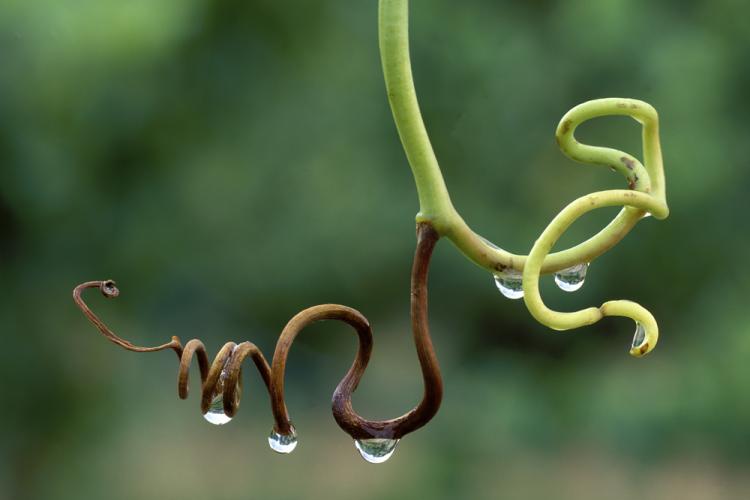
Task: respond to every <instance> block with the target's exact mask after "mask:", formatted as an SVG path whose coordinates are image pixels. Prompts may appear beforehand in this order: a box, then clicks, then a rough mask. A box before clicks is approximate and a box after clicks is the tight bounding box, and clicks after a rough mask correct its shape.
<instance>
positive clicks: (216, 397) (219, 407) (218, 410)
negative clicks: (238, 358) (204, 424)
mask: <svg viewBox="0 0 750 500" xmlns="http://www.w3.org/2000/svg"><path fill="white" fill-rule="evenodd" d="M235 350H237V346H235V347H234V350H232V354H234V351H235ZM231 359H232V356H231V355H230V356H229V357H228V358H227V360H226V361H225V362H224V368H223V369H222V370H221V374H220V375H219V380H218V381H217V382H216V387H214V394H213V397H212V399H211V405H210V406H209V407H208V411H207V412H206V413H204V414H203V418H205V419H206V420H207V421H208V422H211V423H212V424H214V425H224V424H226V423H227V422H229V421H230V420H232V417H230V416H228V415H227V414H226V413H224V381H225V380H226V379H227V376H228V374H227V371H226V367H227V365H228V364H229V361H230V360H231ZM234 399H235V405H239V399H240V385H239V384H237V386H236V388H235V390H234Z"/></svg>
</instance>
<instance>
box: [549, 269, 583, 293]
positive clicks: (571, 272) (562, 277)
mask: <svg viewBox="0 0 750 500" xmlns="http://www.w3.org/2000/svg"><path fill="white" fill-rule="evenodd" d="M588 269H589V265H588V263H583V264H576V265H575V266H571V267H569V268H567V269H563V270H562V271H558V272H556V273H555V283H557V286H558V287H560V290H565V291H566V292H575V291H576V290H579V289H580V288H581V287H582V286H583V282H584V281H585V280H586V271H588Z"/></svg>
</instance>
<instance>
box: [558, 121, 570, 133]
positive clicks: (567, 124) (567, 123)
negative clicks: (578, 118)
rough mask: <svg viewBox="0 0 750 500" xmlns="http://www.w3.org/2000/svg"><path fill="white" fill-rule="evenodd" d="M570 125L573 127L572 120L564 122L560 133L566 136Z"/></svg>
mask: <svg viewBox="0 0 750 500" xmlns="http://www.w3.org/2000/svg"><path fill="white" fill-rule="evenodd" d="M571 125H573V120H565V121H564V122H563V124H562V127H561V128H560V132H562V133H563V134H567V133H568V131H569V130H570V126H571Z"/></svg>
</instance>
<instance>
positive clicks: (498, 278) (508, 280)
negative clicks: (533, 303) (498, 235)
mask: <svg viewBox="0 0 750 500" xmlns="http://www.w3.org/2000/svg"><path fill="white" fill-rule="evenodd" d="M495 285H496V286H497V289H498V290H500V293H502V294H503V295H505V296H506V297H507V298H509V299H520V298H521V297H523V279H522V277H521V273H519V272H518V271H515V270H510V271H506V272H503V273H498V274H496V275H495Z"/></svg>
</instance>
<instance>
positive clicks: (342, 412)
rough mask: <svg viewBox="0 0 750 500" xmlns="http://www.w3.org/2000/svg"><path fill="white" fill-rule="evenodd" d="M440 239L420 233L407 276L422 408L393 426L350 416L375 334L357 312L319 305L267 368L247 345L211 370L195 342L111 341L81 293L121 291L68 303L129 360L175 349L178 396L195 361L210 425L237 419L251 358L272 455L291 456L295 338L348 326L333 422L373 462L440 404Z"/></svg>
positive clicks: (229, 350)
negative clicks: (432, 311) (264, 399)
mask: <svg viewBox="0 0 750 500" xmlns="http://www.w3.org/2000/svg"><path fill="white" fill-rule="evenodd" d="M438 238H439V236H438V234H437V233H436V232H435V231H434V230H433V229H432V227H431V226H430V225H428V224H420V225H419V226H418V227H417V249H416V252H415V255H414V265H413V267H412V274H411V320H412V331H413V336H414V343H415V346H416V348H417V356H418V358H419V363H420V366H421V369H422V378H423V382H424V394H423V397H422V400H421V402H420V403H419V404H418V405H417V406H416V407H415V408H414V409H412V410H411V411H409V412H408V413H406V414H404V415H402V416H400V417H398V418H395V419H392V420H381V421H372V420H367V419H365V418H363V417H361V416H360V415H359V414H357V412H356V411H354V408H353V405H352V394H353V393H354V391H355V390H356V389H357V386H358V385H359V381H360V380H361V378H362V376H363V374H364V372H365V369H366V368H367V364H368V362H369V360H370V356H371V354H372V346H373V341H372V329H371V328H370V324H369V322H368V321H367V318H365V317H364V316H363V315H362V314H361V313H360V312H359V311H357V310H355V309H352V308H350V307H346V306H342V305H338V304H322V305H318V306H314V307H310V308H308V309H305V310H303V311H301V312H299V313H298V314H296V315H295V316H294V317H293V318H292V319H291V320H290V321H289V322H288V323H287V325H286V326H285V327H284V329H283V330H282V332H281V335H280V336H279V339H278V342H277V344H276V349H275V351H274V355H273V359H272V363H271V364H270V365H269V363H268V361H266V358H265V357H264V356H263V353H262V352H261V351H260V349H258V347H257V346H256V345H255V344H253V343H251V342H242V343H239V344H236V343H234V342H227V343H226V344H224V346H223V347H222V348H221V349H220V350H219V352H218V353H217V354H216V357H215V358H214V360H213V362H211V363H210V364H209V360H208V354H207V352H206V348H205V346H204V345H203V342H201V341H200V340H198V339H193V340H190V341H188V342H187V343H186V344H185V345H184V346H183V345H182V343H181V342H180V339H179V338H178V337H172V340H171V341H170V342H167V343H166V344H162V345H159V346H155V347H140V346H136V345H134V344H132V343H131V342H129V341H127V340H124V339H122V338H121V337H119V336H118V335H116V334H115V333H114V332H113V331H112V330H111V329H110V328H109V327H108V326H107V325H106V324H105V323H104V322H103V321H102V320H101V319H100V318H99V317H98V316H97V315H96V314H94V313H93V311H92V310H91V309H90V308H89V307H88V305H87V304H86V303H85V302H84V301H83V298H82V292H83V291H84V290H85V289H87V288H98V289H99V290H100V291H101V293H102V294H103V295H104V296H105V297H106V298H114V297H117V296H118V295H119V293H120V291H119V289H118V288H117V286H116V285H115V282H114V281H112V280H105V281H89V282H86V283H82V284H80V285H78V286H77V287H75V289H74V290H73V299H74V301H75V303H76V304H77V305H78V307H79V308H80V309H81V311H82V312H83V313H84V315H85V316H86V317H87V318H88V319H89V320H90V321H91V323H93V324H94V326H96V328H97V329H98V330H99V331H100V332H101V333H102V334H103V335H104V336H105V337H106V338H107V339H108V340H110V341H111V342H113V343H115V344H117V345H119V346H120V347H123V348H124V349H127V350H129V351H133V352H156V351H162V350H166V349H172V350H173V351H174V352H175V353H176V354H177V357H178V358H179V362H180V364H179V371H178V377H177V388H178V394H179V397H180V398H181V399H186V398H187V397H188V378H189V370H190V365H191V363H192V360H193V358H195V359H196V361H197V364H198V368H199V371H200V376H201V412H202V413H203V414H204V416H206V419H207V420H208V421H209V422H212V423H215V424H223V423H226V422H228V421H229V420H231V418H232V417H234V415H235V414H236V413H237V410H238V408H239V402H240V392H241V379H242V366H243V363H244V361H245V360H246V359H247V358H250V359H251V360H252V361H253V363H254V365H255V367H256V368H257V370H258V373H259V374H260V376H261V378H262V379H263V382H264V384H265V386H266V388H267V390H268V394H269V398H270V401H271V410H272V412H273V417H274V428H273V430H272V432H271V437H269V444H270V445H271V447H272V448H273V449H274V450H276V451H279V452H282V453H288V452H290V451H292V450H293V449H294V447H295V446H296V430H295V429H294V427H293V425H292V423H291V419H290V417H289V413H288V410H287V407H286V403H285V401H284V372H285V370H286V360H287V357H288V355H289V351H290V348H291V346H292V343H293V342H294V340H295V338H296V337H297V335H298V334H299V333H300V332H301V331H302V330H303V329H304V328H305V327H306V326H308V325H309V324H311V323H314V322H317V321H323V320H337V321H342V322H344V323H346V324H348V325H350V326H351V327H352V328H353V329H354V330H355V332H356V333H357V336H358V339H359V346H358V349H357V354H356V356H355V358H354V362H353V364H352V366H351V368H350V369H349V371H348V372H347V373H346V375H345V376H344V378H343V379H342V380H341V382H340V383H339V384H338V386H337V387H336V389H335V391H334V393H333V416H334V419H335V420H336V422H337V423H338V425H339V427H341V429H343V430H344V431H345V432H346V433H348V434H349V435H350V436H351V437H352V438H354V439H355V440H356V444H357V448H358V449H359V450H360V452H361V453H362V455H363V456H364V457H365V458H366V459H367V460H369V461H371V462H382V461H384V460H385V459H387V458H388V457H389V456H390V455H391V454H392V453H393V450H394V448H395V445H396V443H397V442H398V440H399V439H401V438H402V437H403V436H405V435H406V434H408V433H410V432H413V431H415V430H417V429H419V428H420V427H422V426H424V425H425V424H426V423H427V422H429V421H430V420H431V419H432V418H433V417H434V416H435V414H436V413H437V411H438V408H439V407H440V403H441V400H442V394H443V383H442V378H441V375H440V367H439V365H438V361H437V357H436V355H435V351H434V348H433V346H432V340H431V338H430V333H429V327H428V318H427V274H428V268H429V262H430V258H431V256H432V251H433V249H434V247H435V244H436V242H437V240H438Z"/></svg>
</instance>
